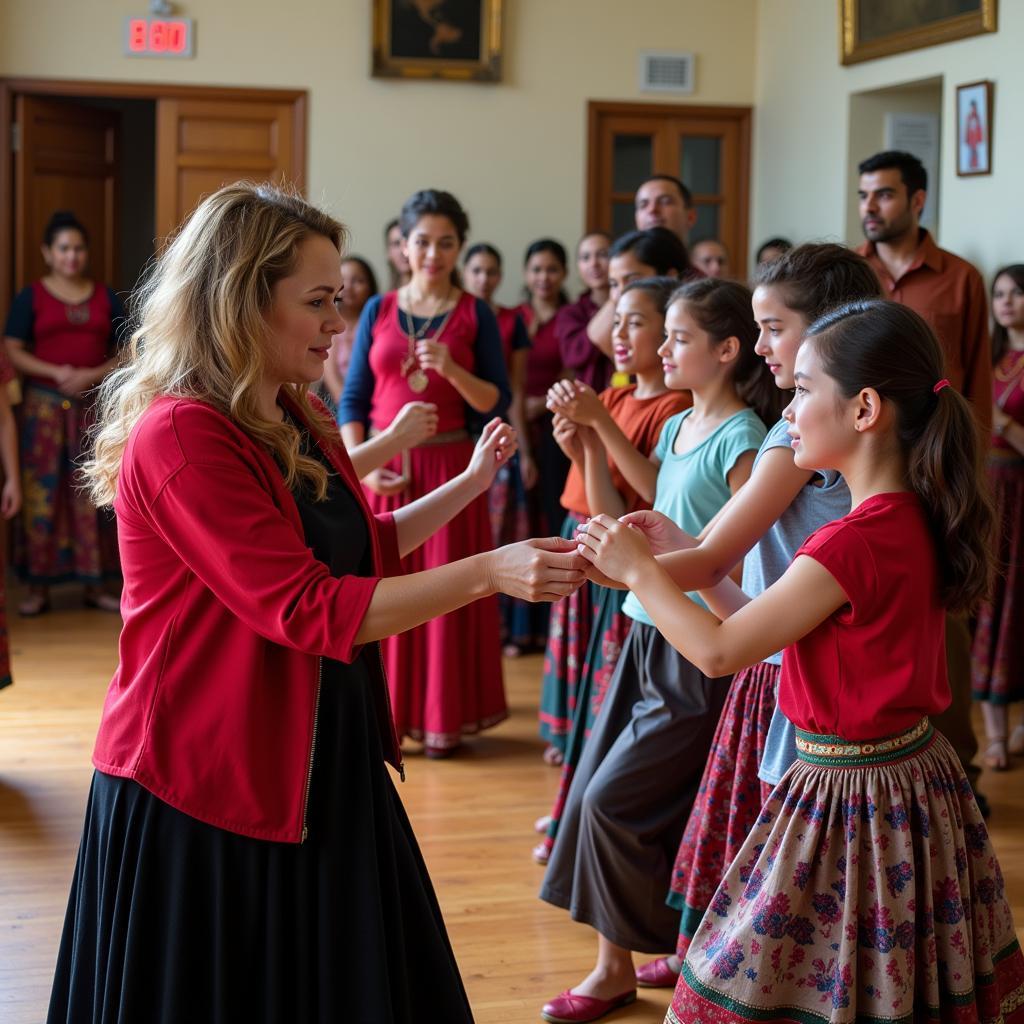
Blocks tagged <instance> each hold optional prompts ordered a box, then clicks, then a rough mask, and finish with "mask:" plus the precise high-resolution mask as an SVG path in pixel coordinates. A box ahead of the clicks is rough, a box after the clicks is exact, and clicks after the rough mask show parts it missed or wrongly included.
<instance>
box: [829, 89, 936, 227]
mask: <svg viewBox="0 0 1024 1024" xmlns="http://www.w3.org/2000/svg"><path fill="white" fill-rule="evenodd" d="M932 81H933V83H934V84H931V85H910V86H905V87H902V88H896V89H881V90H871V91H869V92H856V93H852V94H851V95H850V103H849V111H850V114H849V123H850V128H849V141H848V142H847V148H846V156H847V160H846V195H847V196H850V197H852V196H853V195H854V194H855V193H856V191H857V184H858V182H859V180H860V173H859V172H858V170H857V165H858V164H859V163H860V162H861V160H863V159H864V157H865V156H866V155H868V154H871V153H877V152H878V151H879V150H880V149H884V148H885V118H886V115H887V114H932V115H935V116H937V117H938V118H939V128H940V143H941V127H942V81H941V79H939V80H935V79H933V80H932ZM941 186H942V182H941V181H938V182H929V184H928V204H929V205H931V204H933V203H937V202H938V199H939V194H940V192H941ZM926 209H927V207H926ZM926 226H927V225H926ZM859 234H860V213H859V211H858V209H857V204H856V203H855V202H853V201H852V199H851V200H850V201H848V202H847V204H846V230H845V235H846V237H847V238H853V239H856V238H857V237H858V235H859Z"/></svg>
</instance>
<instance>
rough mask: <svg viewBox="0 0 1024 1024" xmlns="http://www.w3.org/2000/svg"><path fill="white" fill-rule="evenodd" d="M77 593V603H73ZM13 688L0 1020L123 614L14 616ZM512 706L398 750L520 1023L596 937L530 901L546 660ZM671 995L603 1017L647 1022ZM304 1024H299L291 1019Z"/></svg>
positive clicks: (50, 887) (449, 883)
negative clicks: (485, 724)
mask: <svg viewBox="0 0 1024 1024" xmlns="http://www.w3.org/2000/svg"><path fill="white" fill-rule="evenodd" d="M67 600H70V599H66V601H67ZM12 619H13V621H12V622H11V623H10V625H11V632H12V648H13V662H14V673H15V679H16V685H15V686H14V687H12V688H11V689H9V690H5V691H3V692H0V1021H3V1022H4V1024H38V1022H39V1021H40V1020H42V1019H43V1017H44V1016H45V1009H46V1003H47V999H48V996H49V988H50V980H51V977H52V974H53V963H54V957H55V955H56V949H57V941H58V937H59V934H60V928H61V923H62V921H63V916H64V907H65V902H66V900H67V894H68V886H69V885H70V881H71V873H72V869H73V866H74V857H75V851H76V848H77V844H78V838H79V833H80V830H81V827H82V815H83V810H84V807H85V797H86V792H87V789H88V785H89V778H90V775H91V768H90V765H89V755H90V752H91V749H92V741H93V737H94V735H95V731H96V725H97V722H98V721H99V714H100V708H101V705H102V701H103V695H104V693H105V691H106V686H107V682H108V680H109V678H110V675H111V672H112V670H113V668H114V665H115V662H116V645H117V632H118V626H119V622H118V620H117V618H116V617H115V616H111V615H105V614H103V613H102V612H87V611H80V610H77V609H74V608H71V607H70V606H66V608H65V610H61V611H55V612H53V613H51V614H49V615H46V616H42V617H40V618H39V619H34V620H18V619H17V618H16V617H14V616H12ZM506 668H507V681H508V693H509V700H510V704H511V710H512V714H511V716H510V718H509V720H508V721H507V722H505V723H503V724H502V725H501V726H499V727H498V728H496V729H493V730H491V731H490V732H488V733H486V734H484V735H483V736H480V737H478V738H476V739H474V740H472V741H471V742H470V744H469V745H467V749H466V751H465V753H463V754H461V755H460V756H458V757H455V758H452V759H451V760H449V761H441V762H437V761H427V760H425V759H424V758H422V757H420V756H419V755H418V754H416V753H415V752H414V751H411V752H410V753H409V756H408V758H407V774H408V781H407V782H406V783H405V784H404V785H400V786H399V791H400V793H401V794H402V798H403V800H404V802H405V804H406V807H407V808H408V810H409V814H410V817H411V818H412V821H413V825H414V827H415V829H416V833H417V835H418V837H419V840H420V843H421V845H422V848H423V852H424V856H425V858H426V860H427V864H428V865H429V867H430V872H431V876H432V878H433V880H434V884H435V886H436V888H437V891H438V895H439V898H440V900H441V905H442V908H443V910H444V914H445V919H446V921H447V922H448V927H449V930H450V933H451V938H452V943H453V945H454V947H455V951H456V955H457V956H458V959H459V964H460V966H461V968H462V972H463V975H464V977H465V980H466V987H467V988H468V990H469V994H470V998H471V1000H472V1003H473V1008H474V1012H475V1014H476V1018H477V1021H478V1022H479V1024H526V1022H534V1021H537V1020H538V1019H539V1014H538V1010H539V1007H540V1005H541V1003H543V1002H544V1000H545V999H547V998H548V997H550V996H552V995H554V994H555V993H557V992H559V991H561V990H562V989H564V988H566V987H568V986H569V985H570V984H572V983H574V982H576V981H577V980H579V979H580V978H581V977H582V976H583V975H584V974H585V973H586V972H587V970H589V967H590V965H591V961H592V958H593V954H594V949H595V943H594V938H593V933H592V932H591V931H590V930H589V929H588V928H586V927H584V926H582V925H578V924H574V923H572V922H571V921H570V920H569V919H568V915H567V914H565V913H564V912H563V911H560V910H556V909H555V908H553V907H550V906H548V905H547V904H545V903H542V902H541V901H540V900H538V899H537V890H538V888H539V886H540V882H541V877H542V874H543V871H542V869H541V868H539V867H538V866H537V865H535V864H534V863H533V862H532V860H531V859H530V851H531V849H532V847H533V845H534V843H535V842H536V840H537V837H536V836H535V835H534V833H533V830H532V826H533V821H534V819H535V818H536V817H537V816H538V815H540V814H543V813H546V812H547V810H548V809H549V807H550V804H551V799H552V797H553V795H554V791H555V787H556V786H557V782H558V771H557V769H553V768H550V767H548V766H546V765H545V764H543V763H542V761H541V758H540V754H541V749H542V745H541V743H540V741H539V739H538V738H537V730H536V708H537V700H538V696H539V692H540V675H541V659H540V658H539V657H531V658H522V659H518V660H516V661H510V662H507V663H506ZM1016 763H1017V767H1016V769H1015V770H1014V771H1011V772H1007V773H1001V774H992V773H986V775H985V777H984V779H983V785H984V789H985V791H986V792H987V793H988V795H989V797H990V799H991V800H992V803H993V807H994V810H995V814H994V817H993V820H992V823H991V827H992V833H993V836H994V840H995V844H996V849H997V851H998V853H999V855H1000V859H1001V861H1002V866H1003V870H1004V873H1005V875H1006V881H1007V888H1008V892H1009V894H1010V897H1011V901H1012V903H1013V907H1014V912H1015V914H1016V918H1017V921H1018V924H1024V830H1022V829H1021V828H1020V820H1021V818H1022V815H1024V794H1022V791H1021V786H1020V780H1021V778H1022V777H1024V761H1021V760H1019V759H1018V761H1017V762H1016ZM669 998H670V994H669V992H668V991H667V990H662V991H651V990H647V991H644V990H641V994H640V999H639V1000H638V1002H637V1003H636V1004H635V1005H634V1006H633V1007H630V1008H629V1009H628V1010H624V1011H622V1012H620V1013H618V1014H616V1015H615V1016H614V1017H612V1018H611V1019H612V1020H614V1021H615V1022H616V1024H641V1022H645V1024H655V1022H660V1021H661V1020H662V1017H663V1015H664V1010H665V1007H666V1005H667V1004H668V1001H669ZM296 1024H301V1022H296Z"/></svg>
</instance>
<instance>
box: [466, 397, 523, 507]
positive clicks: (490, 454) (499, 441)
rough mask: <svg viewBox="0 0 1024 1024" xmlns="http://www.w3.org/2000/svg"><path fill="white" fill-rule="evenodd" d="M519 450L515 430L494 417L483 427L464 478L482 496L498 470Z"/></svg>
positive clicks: (497, 417) (498, 417) (499, 418)
mask: <svg viewBox="0 0 1024 1024" xmlns="http://www.w3.org/2000/svg"><path fill="white" fill-rule="evenodd" d="M518 448H519V441H518V439H517V437H516V432H515V428H514V427H511V426H509V424H507V423H506V422H505V421H504V420H503V419H501V417H500V416H495V417H494V419H493V420H491V421H490V423H488V424H487V426H486V427H484V431H483V433H482V434H481V435H480V440H478V441H477V443H476V447H475V448H474V449H473V455H472V457H471V458H470V460H469V465H468V466H467V467H466V476H467V477H469V479H470V480H472V481H473V483H474V484H476V486H477V487H478V488H479V490H480V493H481V494H482V493H483V492H484V491H486V490H487V488H488V487H490V486H491V484H492V483H494V477H495V476H496V475H497V472H498V470H499V469H500V468H501V467H502V466H504V465H505V463H506V462H508V461H509V459H511V458H512V456H513V455H515V453H516V451H517V449H518Z"/></svg>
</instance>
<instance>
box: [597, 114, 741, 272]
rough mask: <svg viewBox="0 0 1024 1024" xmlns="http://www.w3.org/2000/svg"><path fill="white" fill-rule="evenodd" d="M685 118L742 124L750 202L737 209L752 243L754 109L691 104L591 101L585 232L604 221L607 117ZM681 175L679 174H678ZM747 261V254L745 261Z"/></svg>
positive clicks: (739, 218) (739, 220)
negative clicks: (603, 129)
mask: <svg viewBox="0 0 1024 1024" xmlns="http://www.w3.org/2000/svg"><path fill="white" fill-rule="evenodd" d="M652 114H653V115H658V116H662V117H685V118H690V119H694V120H698V121H699V120H706V121H720V120H722V119H726V120H730V121H736V123H737V124H738V125H739V130H740V132H739V135H740V143H739V150H740V151H739V162H740V190H741V192H742V193H743V194H744V195H745V196H746V198H747V201H746V203H742V204H741V205H740V209H739V210H737V218H738V225H739V235H740V239H741V240H742V243H743V245H744V246H745V247H746V246H748V245H749V244H750V198H751V197H750V153H751V148H750V137H751V129H752V126H753V120H754V108H753V107H735V106H711V105H706V106H705V105H700V106H698V105H696V104H694V105H692V106H691V105H690V104H689V103H621V102H618V101H616V100H590V101H589V102H588V103H587V194H586V198H585V200H584V204H585V205H584V208H583V217H584V230H586V231H590V230H592V229H593V228H594V226H595V225H596V224H597V223H598V222H599V221H600V217H601V211H600V210H599V209H598V174H597V167H598V158H599V156H600V151H599V148H598V147H599V144H600V143H599V128H600V122H601V119H602V118H604V117H649V116H651V115H652ZM676 173H677V174H678V171H677V172H676ZM734 258H735V256H734ZM743 262H745V254H744V260H743Z"/></svg>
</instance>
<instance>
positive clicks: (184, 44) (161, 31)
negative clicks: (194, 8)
mask: <svg viewBox="0 0 1024 1024" xmlns="http://www.w3.org/2000/svg"><path fill="white" fill-rule="evenodd" d="M193 31H194V30H193V25H192V19H191V18H133V17H128V18H125V19H124V52H125V55H126V56H128V57H191V56H192V55H193V54H192V44H193V38H192V37H193Z"/></svg>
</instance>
